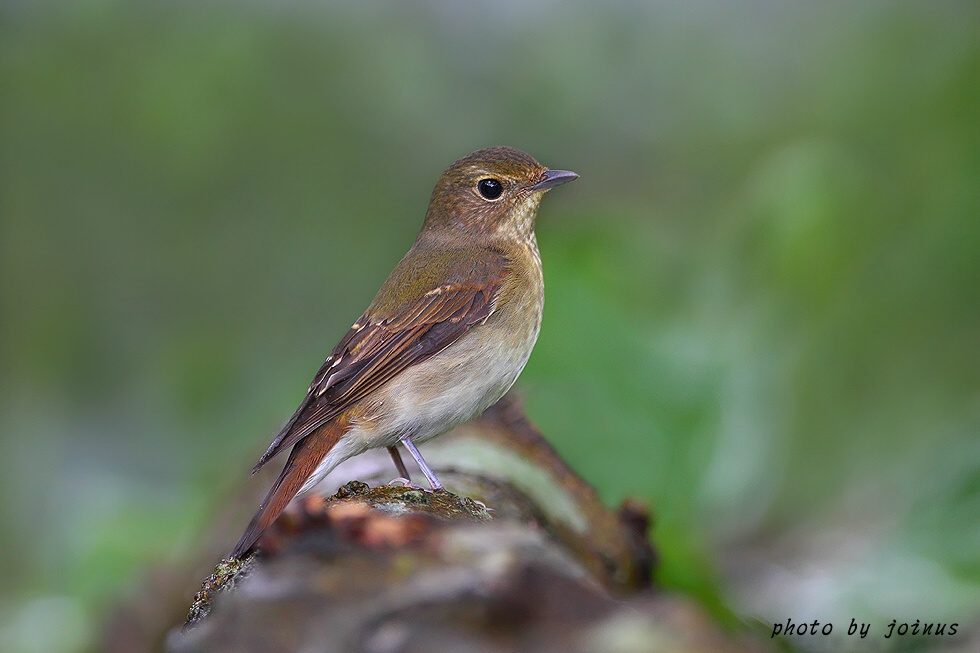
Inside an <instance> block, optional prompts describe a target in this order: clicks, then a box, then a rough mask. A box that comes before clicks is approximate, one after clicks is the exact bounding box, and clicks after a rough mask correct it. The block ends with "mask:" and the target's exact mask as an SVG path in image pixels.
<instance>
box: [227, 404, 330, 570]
mask: <svg viewBox="0 0 980 653" xmlns="http://www.w3.org/2000/svg"><path fill="white" fill-rule="evenodd" d="M348 426H349V424H348V421H347V420H346V419H344V418H343V417H339V418H337V419H334V420H332V421H330V422H327V423H326V424H324V425H323V426H321V427H320V428H319V429H318V430H317V431H316V432H314V433H311V434H310V435H309V436H307V437H305V438H303V439H302V440H300V441H299V442H298V443H296V445H295V446H294V447H293V450H292V451H291V452H289V458H288V460H286V465H285V466H284V467H283V468H282V472H280V473H279V478H277V479H276V482H275V484H274V485H273V486H272V489H271V490H269V494H267V495H266V497H265V500H264V501H262V505H260V506H259V510H258V512H256V513H255V516H254V517H252V521H251V523H249V525H248V528H246V529H245V534H244V535H242V539H240V540H238V544H236V545H235V549H234V551H232V553H231V556H232V557H233V558H241V557H242V556H243V555H245V554H246V553H248V551H249V549H251V548H252V546H254V545H255V542H256V541H257V540H258V539H259V537H260V536H261V535H262V532H263V531H264V530H265V529H266V528H268V527H269V525H270V524H272V522H274V521H275V520H276V518H277V517H279V515H280V514H282V511H283V510H285V509H286V506H287V505H288V504H289V502H290V501H291V500H292V498H293V497H295V496H296V494H297V493H298V492H299V491H300V489H301V488H302V487H303V484H304V483H306V481H307V479H309V478H310V475H312V474H313V472H314V471H316V468H317V466H319V464H320V463H321V462H322V461H323V458H324V457H325V456H326V455H327V454H328V453H329V452H330V450H331V449H333V447H334V445H336V444H337V442H338V441H339V440H340V438H341V436H343V435H344V433H346V432H347V429H348Z"/></svg>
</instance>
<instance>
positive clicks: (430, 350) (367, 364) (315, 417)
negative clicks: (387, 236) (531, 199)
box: [252, 254, 509, 473]
mask: <svg viewBox="0 0 980 653" xmlns="http://www.w3.org/2000/svg"><path fill="white" fill-rule="evenodd" d="M496 256H497V258H496V259H495V260H493V261H488V260H487V259H486V258H484V259H483V261H482V262H481V264H480V265H478V266H477V267H478V268H479V270H478V271H479V272H480V274H473V273H472V272H473V271H472V270H471V271H470V273H468V274H453V275H450V276H449V281H446V282H444V283H440V284H438V285H432V284H429V285H425V284H422V288H423V289H425V288H428V289H427V290H424V292H422V291H419V292H417V293H412V294H413V295H414V296H413V297H412V298H411V299H409V300H408V301H405V302H402V303H400V304H397V305H396V306H392V307H391V308H390V309H389V310H378V309H377V308H375V304H377V303H378V302H377V300H376V302H375V304H372V308H370V309H368V311H367V312H365V313H364V315H362V316H361V317H360V319H358V320H357V322H355V323H354V325H353V326H352V327H351V328H350V330H349V331H348V332H347V335H345V336H344V337H343V339H342V340H341V341H340V343H339V344H338V345H337V346H336V347H335V348H334V350H333V352H332V353H331V354H330V356H328V357H327V359H326V360H325V361H324V363H323V366H322V367H320V370H319V371H318V372H317V374H316V376H315V377H314V378H313V383H311V384H310V389H309V391H308V392H307V394H306V398H305V399H304V400H303V402H302V403H301V404H300V406H299V408H297V409H296V412H295V413H293V416H292V417H291V418H290V419H289V421H288V422H286V425H285V426H283V428H282V430H281V431H280V432H279V434H278V435H277V436H276V437H275V439H274V440H273V441H272V444H271V445H270V446H269V448H268V450H266V452H265V453H264V454H263V455H262V457H261V458H260V459H259V462H258V463H257V464H256V465H255V468H254V469H253V470H252V471H253V473H254V472H256V471H258V470H259V469H260V468H261V467H262V466H263V465H264V464H265V463H266V462H268V461H269V460H270V459H271V458H273V457H275V456H276V455H277V454H279V453H280V452H281V451H284V450H285V449H287V448H289V447H291V446H293V445H294V444H296V443H297V442H299V441H300V440H302V439H303V438H305V437H307V436H308V435H310V434H311V433H313V432H314V431H316V430H317V429H318V428H320V427H321V426H323V425H324V424H326V423H327V422H329V421H330V420H332V419H334V418H335V417H337V416H338V415H339V414H340V413H342V412H343V411H344V410H345V409H347V408H349V407H350V406H351V405H353V404H354V403H355V402H357V401H359V400H360V399H363V398H364V397H366V396H368V395H369V394H370V393H371V392H373V391H374V390H376V389H378V388H380V387H381V386H382V385H384V384H385V383H387V382H388V381H390V380H391V379H392V378H394V377H395V376H396V375H397V374H398V373H399V372H401V371H403V370H405V369H406V368H407V367H409V366H410V365H413V364H416V363H419V362H421V361H424V360H426V359H427V358H429V357H431V356H433V355H434V354H436V353H438V352H439V351H441V350H443V349H445V348H446V347H448V346H449V345H450V344H452V343H453V342H455V341H456V340H458V339H459V338H460V336H462V335H463V334H464V333H466V332H467V331H469V330H470V329H471V328H472V327H473V326H475V325H477V324H480V323H482V322H484V321H485V320H486V319H487V318H488V317H489V316H490V314H491V313H492V312H493V310H494V306H495V302H496V299H497V295H498V294H499V292H500V289H501V287H502V286H503V282H504V279H505V277H506V276H507V274H508V270H509V268H508V266H507V261H506V257H504V256H503V255H502V254H497V255H496ZM396 272H397V270H396ZM443 278H446V277H445V276H444V277H443ZM395 283H397V279H396V280H395ZM386 285H387V284H386ZM382 292H384V288H383V289H382ZM379 296H380V295H379ZM389 303H390V302H389Z"/></svg>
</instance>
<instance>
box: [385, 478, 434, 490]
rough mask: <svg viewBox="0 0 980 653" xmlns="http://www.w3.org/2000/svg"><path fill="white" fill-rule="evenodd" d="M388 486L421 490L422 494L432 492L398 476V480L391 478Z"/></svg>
mask: <svg viewBox="0 0 980 653" xmlns="http://www.w3.org/2000/svg"><path fill="white" fill-rule="evenodd" d="M388 485H394V486H395V487H407V488H411V489H413V490H422V491H423V492H429V493H431V492H432V490H430V489H429V488H427V487H422V486H421V485H416V484H415V483H412V481H411V480H409V479H407V478H403V477H401V476H399V477H398V478H393V479H391V480H390V481H388Z"/></svg>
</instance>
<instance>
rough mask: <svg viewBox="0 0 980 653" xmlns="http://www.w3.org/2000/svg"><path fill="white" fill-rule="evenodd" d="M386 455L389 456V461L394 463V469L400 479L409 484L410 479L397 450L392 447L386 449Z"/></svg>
mask: <svg viewBox="0 0 980 653" xmlns="http://www.w3.org/2000/svg"><path fill="white" fill-rule="evenodd" d="M388 453H389V454H391V460H392V462H394V463H395V468H396V469H397V470H398V473H399V474H401V477H402V478H403V479H405V480H406V481H408V482H409V483H411V482H412V477H411V476H409V475H408V468H407V467H405V461H404V460H402V455H401V453H399V452H398V449H397V448H396V447H394V446H391V447H388Z"/></svg>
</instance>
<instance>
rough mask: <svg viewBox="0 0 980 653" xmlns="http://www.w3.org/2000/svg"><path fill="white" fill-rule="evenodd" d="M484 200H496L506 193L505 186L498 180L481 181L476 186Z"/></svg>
mask: <svg viewBox="0 0 980 653" xmlns="http://www.w3.org/2000/svg"><path fill="white" fill-rule="evenodd" d="M476 188H477V190H479V191H480V195H482V196H483V198H484V199H488V200H495V199H497V198H499V197H500V196H501V195H502V194H503V192H504V185H503V184H501V183H500V181H499V180H497V179H481V180H480V183H478V184H477V185H476Z"/></svg>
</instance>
